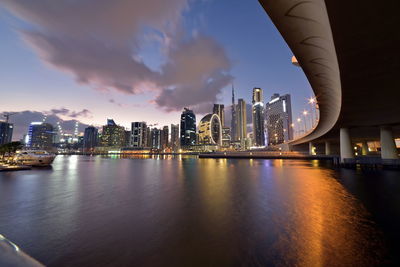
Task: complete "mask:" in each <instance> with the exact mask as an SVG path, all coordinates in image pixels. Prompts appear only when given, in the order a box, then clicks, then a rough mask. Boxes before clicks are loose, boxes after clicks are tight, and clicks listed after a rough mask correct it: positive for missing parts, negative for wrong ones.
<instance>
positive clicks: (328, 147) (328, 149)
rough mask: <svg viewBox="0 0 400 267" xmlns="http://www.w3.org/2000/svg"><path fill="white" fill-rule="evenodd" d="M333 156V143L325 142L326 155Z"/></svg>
mask: <svg viewBox="0 0 400 267" xmlns="http://www.w3.org/2000/svg"><path fill="white" fill-rule="evenodd" d="M330 154H331V143H330V142H329V141H325V155H330Z"/></svg>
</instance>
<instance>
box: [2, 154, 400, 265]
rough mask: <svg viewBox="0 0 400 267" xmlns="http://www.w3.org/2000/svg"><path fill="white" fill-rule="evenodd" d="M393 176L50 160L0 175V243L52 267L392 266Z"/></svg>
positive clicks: (149, 161)
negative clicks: (15, 246)
mask: <svg viewBox="0 0 400 267" xmlns="http://www.w3.org/2000/svg"><path fill="white" fill-rule="evenodd" d="M399 217H400V172H396V171H361V170H346V169H333V168H329V166H324V164H323V163H322V162H318V161H294V160H285V161H283V160H251V159H250V160H246V159H228V160H226V159H197V158H179V157H177V158H172V157H169V158H168V157H167V158H136V159H118V158H104V157H87V156H58V157H57V158H56V160H55V162H54V164H53V167H52V168H49V169H36V170H31V171H20V172H9V173H0V234H3V235H5V236H6V237H8V238H9V239H11V240H12V241H14V242H15V243H17V244H18V245H19V246H20V247H21V248H22V249H23V250H25V251H26V252H27V253H28V254H30V255H31V256H33V257H35V258H36V259H38V260H39V261H41V262H43V263H44V264H46V265H52V266H271V265H274V266H350V265H352V266H373V265H387V264H393V265H394V264H396V263H398V257H399V256H398V255H397V254H398V252H397V251H399V245H397V242H396V241H399V238H400V234H399V233H398V231H399V227H400V218H399Z"/></svg>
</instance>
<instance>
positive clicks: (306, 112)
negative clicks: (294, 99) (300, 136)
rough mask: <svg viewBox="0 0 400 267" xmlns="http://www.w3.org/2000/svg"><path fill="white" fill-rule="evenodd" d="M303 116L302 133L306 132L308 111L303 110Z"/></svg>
mask: <svg viewBox="0 0 400 267" xmlns="http://www.w3.org/2000/svg"><path fill="white" fill-rule="evenodd" d="M303 115H304V133H305V132H307V115H308V111H307V110H304V111H303Z"/></svg>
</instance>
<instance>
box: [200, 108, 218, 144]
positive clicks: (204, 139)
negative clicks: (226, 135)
mask: <svg viewBox="0 0 400 267" xmlns="http://www.w3.org/2000/svg"><path fill="white" fill-rule="evenodd" d="M199 143H200V144H202V145H217V146H222V126H221V120H220V119H219V116H218V115H217V114H207V115H206V116H204V117H203V118H202V119H201V120H200V123H199Z"/></svg>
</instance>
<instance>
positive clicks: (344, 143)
mask: <svg viewBox="0 0 400 267" xmlns="http://www.w3.org/2000/svg"><path fill="white" fill-rule="evenodd" d="M345 159H354V154H353V147H352V146H351V139H350V131H349V129H348V128H340V162H341V163H345Z"/></svg>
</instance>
